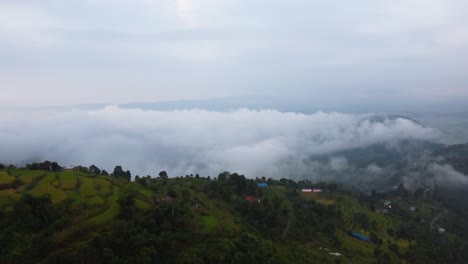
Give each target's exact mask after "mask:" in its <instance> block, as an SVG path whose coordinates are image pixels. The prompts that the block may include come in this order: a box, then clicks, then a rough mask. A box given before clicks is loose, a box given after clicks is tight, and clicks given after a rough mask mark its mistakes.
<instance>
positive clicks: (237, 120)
mask: <svg viewBox="0 0 468 264" xmlns="http://www.w3.org/2000/svg"><path fill="white" fill-rule="evenodd" d="M362 119H365V116H359V115H351V114H343V113H322V112H318V113H315V114H310V115H306V114H299V113H282V112H278V111H275V110H262V111H254V110H247V109H240V110H236V111H231V112H214V111H206V110H180V111H143V110H138V109H119V108H116V107H113V106H110V107H107V108H105V109H101V110H96V111H84V110H75V111H72V112H44V111H39V112H18V113H13V112H4V113H2V114H0V145H1V146H2V148H1V151H0V160H16V161H21V160H23V159H26V160H28V161H33V160H36V161H37V160H45V159H50V160H56V161H58V162H60V163H61V164H82V165H86V166H89V165H91V164H96V165H98V166H102V167H104V168H105V169H107V170H109V169H112V168H113V166H114V165H116V164H121V165H123V166H124V167H125V168H126V169H130V170H131V171H132V172H133V173H134V174H135V173H138V174H140V175H141V174H152V175H155V174H156V173H157V172H158V171H159V170H166V171H168V172H169V173H170V175H173V176H177V175H185V174H187V173H200V174H203V175H211V176H213V175H217V173H219V172H220V171H224V170H230V171H237V172H240V173H245V174H246V175H247V176H249V177H256V176H267V177H284V176H290V177H294V176H298V175H304V174H307V173H308V171H309V172H310V171H312V170H314V168H313V167H314V164H313V163H311V164H308V163H307V164H306V163H304V162H305V160H306V159H307V157H309V156H310V155H314V154H331V153H333V152H335V151H339V150H345V149H350V148H354V147H362V146H367V145H370V144H374V143H385V142H391V141H394V140H398V139H411V138H412V139H426V140H432V139H434V138H436V135H437V134H436V132H435V131H434V130H432V129H430V128H424V127H422V126H420V125H418V124H415V123H411V122H408V121H406V120H404V119H394V120H384V122H367V121H362ZM316 165H317V166H318V167H320V164H316ZM329 165H330V166H331V167H332V168H333V169H334V170H336V171H342V170H344V169H346V167H347V166H348V163H347V160H346V159H345V158H343V157H333V158H331V159H330V161H329ZM317 166H316V167H317ZM318 167H317V168H316V169H319V168H318ZM296 170H297V171H296Z"/></svg>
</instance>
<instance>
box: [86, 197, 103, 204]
mask: <svg viewBox="0 0 468 264" xmlns="http://www.w3.org/2000/svg"><path fill="white" fill-rule="evenodd" d="M86 204H87V205H88V206H102V205H104V204H105V202H104V199H102V198H101V197H99V196H92V197H88V198H86Z"/></svg>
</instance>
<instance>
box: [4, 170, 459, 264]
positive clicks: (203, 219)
mask: <svg viewBox="0 0 468 264" xmlns="http://www.w3.org/2000/svg"><path fill="white" fill-rule="evenodd" d="M51 164H53V163H47V164H46V165H47V166H45V168H46V169H47V168H49V169H47V170H41V169H44V166H41V164H36V165H35V166H28V167H29V169H27V168H14V167H8V168H3V169H2V170H0V212H1V216H2V217H1V221H0V228H1V230H2V232H1V234H0V245H1V247H0V262H2V263H161V262H163V263H311V262H312V263H382V262H384V263H443V262H446V263H447V262H449V263H457V262H458V263H462V262H463V260H464V259H467V258H468V256H467V255H466V254H467V253H466V252H467V251H466V249H467V248H466V247H467V243H466V241H467V236H466V234H467V233H468V231H467V226H468V225H467V221H466V219H465V218H463V217H461V216H459V215H457V213H456V212H454V211H451V210H449V209H447V208H446V207H445V206H443V205H442V204H440V203H439V202H437V201H436V200H434V195H433V193H434V192H437V189H425V190H420V191H417V192H410V191H408V190H406V189H405V188H404V187H403V185H400V186H397V187H396V188H395V189H394V190H392V191H389V192H385V193H378V192H376V191H373V192H371V193H360V192H349V191H345V190H343V189H342V188H341V187H340V186H339V185H336V184H335V183H323V182H311V181H308V180H304V181H299V182H295V181H293V180H289V179H281V180H273V179H265V178H262V179H259V178H257V179H246V178H245V177H244V176H243V175H239V174H237V173H228V172H224V173H221V174H220V175H218V177H216V178H210V177H202V176H199V175H197V174H196V175H187V176H184V177H173V178H171V177H168V175H167V173H165V172H161V173H160V174H159V177H157V178H151V177H135V180H134V181H129V178H128V176H130V172H124V171H123V170H122V168H121V167H119V168H118V170H117V172H119V173H116V171H114V173H113V174H111V175H105V174H107V173H104V175H103V172H101V171H100V170H99V169H98V168H97V167H95V166H92V167H91V168H84V167H76V168H74V169H72V170H63V169H61V168H59V166H58V167H52V166H51ZM42 165H44V163H42ZM116 168H117V167H116ZM439 228H444V231H442V229H440V230H439ZM439 231H440V232H439Z"/></svg>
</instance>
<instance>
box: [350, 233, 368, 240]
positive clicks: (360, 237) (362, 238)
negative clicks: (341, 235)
mask: <svg viewBox="0 0 468 264" xmlns="http://www.w3.org/2000/svg"><path fill="white" fill-rule="evenodd" d="M352 235H353V237H357V238H359V239H361V240H362V241H366V242H371V239H370V238H368V237H366V236H365V235H361V234H359V233H357V232H353V233H352Z"/></svg>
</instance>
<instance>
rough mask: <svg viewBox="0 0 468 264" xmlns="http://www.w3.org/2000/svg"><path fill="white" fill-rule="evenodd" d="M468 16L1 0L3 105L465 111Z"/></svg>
mask: <svg viewBox="0 0 468 264" xmlns="http://www.w3.org/2000/svg"><path fill="white" fill-rule="evenodd" d="M466 10H468V2H467V1H465V0H394V1H384V0H356V1H337V0H328V1H318V0H304V1H299V0H292V1H275V0H257V1H234V0H223V1H219V0H196V1H194V0H153V1H152V0H69V1H61V0H41V1H37V0H22V1H17V0H0V93H1V96H0V106H2V107H4V106H14V107H26V106H28V107H29V106H45V105H66V104H83V103H112V104H115V103H130V102H159V101H167V100H198V99H202V100H206V99H211V98H224V97H249V96H252V97H262V96H264V97H267V98H268V97H271V96H274V97H275V98H281V99H282V100H287V101H288V102H290V103H291V104H294V103H295V101H300V102H304V101H305V102H320V103H321V105H329V106H330V107H329V108H333V107H334V106H343V105H347V104H349V105H350V106H351V107H352V106H359V105H363V104H368V105H372V106H373V107H372V109H371V110H373V111H379V110H380V109H379V106H380V105H387V106H392V107H393V108H394V109H398V108H399V106H405V107H407V106H409V105H422V106H425V107H430V106H434V105H443V106H450V107H452V108H453V109H452V108H451V109H452V110H457V111H461V110H467V109H466V106H464V104H465V101H466V100H467V99H468V87H467V84H468V76H467V75H466V69H467V66H468V16H466ZM317 110H320V109H317Z"/></svg>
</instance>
